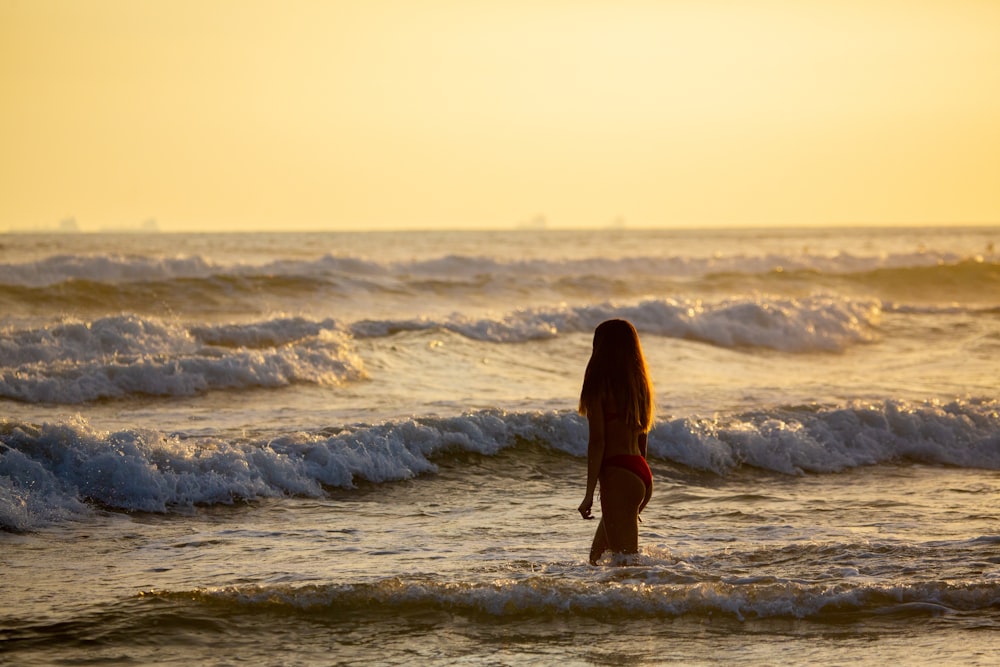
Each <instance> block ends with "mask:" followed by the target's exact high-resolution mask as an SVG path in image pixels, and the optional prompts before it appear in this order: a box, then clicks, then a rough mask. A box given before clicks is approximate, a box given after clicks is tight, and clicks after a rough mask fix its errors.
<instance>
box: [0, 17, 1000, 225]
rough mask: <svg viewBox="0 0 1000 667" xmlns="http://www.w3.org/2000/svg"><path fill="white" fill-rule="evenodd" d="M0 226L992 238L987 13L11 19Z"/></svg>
mask: <svg viewBox="0 0 1000 667" xmlns="http://www.w3.org/2000/svg"><path fill="white" fill-rule="evenodd" d="M0 90H2V91H3V92H2V95H0V231H3V230H5V229H6V230H9V231H18V230H42V229H49V228H55V227H56V226H57V225H59V224H60V223H61V222H62V221H65V220H70V219H72V220H74V221H75V223H76V225H77V226H78V228H79V229H81V230H83V231H96V230H101V229H126V228H132V227H138V226H140V225H142V224H144V223H145V224H152V223H149V222H148V221H155V225H156V226H157V227H158V228H159V229H160V230H161V231H255V230H367V229H371V230H393V229H414V228H416V229H452V228H470V229H478V228H489V229H506V228H514V227H517V226H524V225H530V224H541V223H544V224H547V225H548V227H550V228H590V227H606V226H608V225H621V224H626V225H628V226H630V227H736V226H743V225H747V226H772V225H836V224H853V225H859V224H861V225H894V224H997V223H1000V121H998V119H1000V2H996V0H905V1H899V2H896V1H890V0H829V1H811V0H754V1H750V0H602V1H595V0H399V1H395V0H328V1H319V0H273V1H263V0H86V1H80V0H0Z"/></svg>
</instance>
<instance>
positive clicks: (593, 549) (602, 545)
mask: <svg viewBox="0 0 1000 667" xmlns="http://www.w3.org/2000/svg"><path fill="white" fill-rule="evenodd" d="M607 550H608V534H607V533H606V532H605V531H604V517H601V521H600V523H598V524H597V530H596V531H595V532H594V541H593V543H591V545H590V564H591V565H597V561H598V560H600V558H601V556H603V555H604V552H605V551H607Z"/></svg>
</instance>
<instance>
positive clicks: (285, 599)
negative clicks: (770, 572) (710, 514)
mask: <svg viewBox="0 0 1000 667" xmlns="http://www.w3.org/2000/svg"><path fill="white" fill-rule="evenodd" d="M997 593H998V591H997V586H996V584H988V583H984V584H965V585H963V584H949V583H943V582H936V581H932V582H926V583H913V584H901V585H885V584H865V583H859V584H853V585H852V584H844V585H841V586H836V587H831V586H827V585H814V584H808V583H802V582H794V581H787V580H778V581H774V582H758V583H743V584H731V583H725V582H718V581H713V582H698V583H694V584H689V585H677V584H655V583H654V584H648V583H630V582H623V583H609V582H589V581H586V580H582V581H581V580H580V579H578V578H562V577H560V578H552V577H546V576H534V577H530V578H528V579H521V580H516V579H501V580H497V581H495V582H493V583H490V584H472V583H463V582H456V583H451V582H449V583H445V582H440V581H435V580H401V579H398V578H393V579H386V580H383V581H379V582H375V583H366V584H340V585H314V586H302V587H297V588H296V587H291V586H246V587H229V588H218V589H202V590H196V591H179V592H174V593H171V592H160V591H150V592H146V593H143V595H144V596H145V595H152V596H155V597H162V598H166V599H179V600H186V601H201V602H209V603H216V604H217V603H219V602H225V603H229V604H236V605H240V606H245V607H249V608H252V607H257V606H267V607H268V608H271V609H273V608H275V607H282V606H283V607H289V608H292V609H297V610H300V611H306V612H308V611H311V610H319V611H323V610H329V609H339V610H351V612H352V613H354V614H364V613H365V612H366V611H374V610H375V609H379V610H381V612H382V613H384V612H385V610H386V609H395V610H397V613H402V612H405V611H407V610H412V611H417V612H419V611H428V610H436V609H447V610H448V611H449V612H450V613H458V614H463V615H480V614H486V615H490V616H503V617H506V618H524V617H529V618H530V617H533V616H544V617H550V616H551V615H552V614H559V615H562V616H566V615H569V616H573V617H597V618H602V619H606V618H608V617H615V616H620V617H624V618H642V617H679V616H696V617H703V618H704V617H712V616H714V615H717V614H718V615H722V616H726V617H731V618H735V619H738V620H741V621H742V620H750V619H759V618H798V619H804V618H812V619H821V618H824V617H830V618H837V617H844V616H850V617H852V618H858V614H862V615H885V614H894V615H910V616H913V615H924V616H926V615H935V616H936V615H941V614H948V613H954V612H956V611H973V610H987V609H990V608H991V607H992V606H993V605H995V601H996V596H997Z"/></svg>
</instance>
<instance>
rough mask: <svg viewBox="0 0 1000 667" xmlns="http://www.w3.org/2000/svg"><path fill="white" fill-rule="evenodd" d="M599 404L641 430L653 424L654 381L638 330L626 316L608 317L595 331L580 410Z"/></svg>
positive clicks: (581, 394) (584, 413)
mask: <svg viewBox="0 0 1000 667" xmlns="http://www.w3.org/2000/svg"><path fill="white" fill-rule="evenodd" d="M602 404H603V405H605V406H606V407H605V409H611V408H614V409H615V411H616V412H617V413H618V414H619V416H620V417H621V418H622V419H624V420H625V423H626V424H630V425H632V426H634V427H635V428H638V429H640V430H642V431H643V432H644V433H645V432H648V431H649V429H650V428H651V427H652V425H653V383H652V382H650V379H649V369H648V368H647V367H646V358H645V356H643V354H642V345H640V344H639V334H638V333H637V332H636V330H635V327H634V326H632V323H631V322H629V321H627V320H607V321H606V322H602V323H601V324H600V325H599V326H598V327H597V329H596V330H595V331H594V351H593V353H591V355H590V361H589V362H587V371H586V373H584V376H583V389H582V390H581V391H580V406H579V410H580V414H581V415H584V416H586V414H587V409H588V406H590V407H594V406H598V405H602Z"/></svg>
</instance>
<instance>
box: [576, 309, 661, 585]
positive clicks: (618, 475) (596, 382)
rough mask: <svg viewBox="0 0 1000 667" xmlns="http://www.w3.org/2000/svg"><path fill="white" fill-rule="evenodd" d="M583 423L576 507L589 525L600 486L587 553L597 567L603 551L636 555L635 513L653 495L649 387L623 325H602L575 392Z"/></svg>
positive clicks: (632, 336)
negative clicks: (582, 482)
mask: <svg viewBox="0 0 1000 667" xmlns="http://www.w3.org/2000/svg"><path fill="white" fill-rule="evenodd" d="M579 410H580V414H582V415H584V416H586V417H587V422H588V425H589V431H590V435H589V439H588V442H587V492H586V495H585V496H584V498H583V502H582V503H580V514H581V515H582V516H583V518H584V519H593V518H594V517H593V515H592V514H591V509H592V507H593V505H594V490H595V488H596V487H597V483H598V481H600V483H601V522H600V523H599V524H598V526H597V532H596V533H595V534H594V542H593V544H592V545H591V547H590V562H591V564H594V565H596V564H597V561H598V559H600V557H601V556H602V555H603V554H604V552H605V551H609V550H610V551H612V552H614V553H620V554H634V553H638V551H639V513H640V512H641V511H642V509H643V508H644V507H645V506H646V503H648V502H649V499H650V497H651V496H652V495H653V475H652V473H651V472H650V470H649V465H648V464H647V463H646V437H647V434H648V433H649V429H650V427H651V426H652V422H653V385H652V383H651V382H650V379H649V370H648V369H647V367H646V359H645V357H644V356H643V354H642V346H641V345H640V344H639V334H638V333H636V330H635V327H633V326H632V324H631V323H630V322H628V321H626V320H608V321H606V322H602V323H601V324H600V326H598V327H597V329H596V330H595V331H594V349H593V352H592V353H591V356H590V361H589V362H588V363H587V371H586V373H585V374H584V378H583V389H582V391H581V392H580V407H579Z"/></svg>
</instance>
